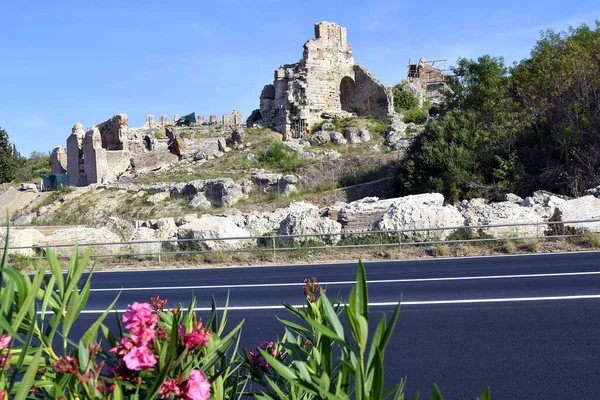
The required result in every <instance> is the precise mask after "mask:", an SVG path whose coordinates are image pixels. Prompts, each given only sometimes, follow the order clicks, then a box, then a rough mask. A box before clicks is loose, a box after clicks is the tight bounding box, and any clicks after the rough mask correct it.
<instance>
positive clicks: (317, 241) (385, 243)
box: [9, 219, 600, 261]
mask: <svg viewBox="0 0 600 400" xmlns="http://www.w3.org/2000/svg"><path fill="white" fill-rule="evenodd" d="M582 224H598V226H597V230H598V231H600V219H587V220H577V221H545V222H530V223H510V224H490V225H475V226H450V227H439V228H438V227H436V228H411V229H397V230H376V231H353V232H333V233H314V234H297V235H266V236H236V237H220V238H198V239H185V238H182V239H176V240H172V239H156V240H141V241H129V242H93V243H62V244H61V243H57V244H52V243H48V244H46V245H45V246H20V247H10V248H9V251H10V250H34V251H36V252H42V251H43V250H44V249H46V248H48V249H54V250H57V249H63V248H70V249H73V248H74V247H75V246H76V245H77V246H78V247H79V248H88V247H102V248H106V247H110V246H124V247H126V248H128V249H129V250H130V251H131V249H132V248H135V246H141V245H149V244H160V246H158V251H154V252H136V251H131V252H113V253H108V254H102V253H96V254H92V255H91V257H93V258H107V257H115V258H117V257H118V258H121V257H158V259H159V261H160V259H161V257H162V256H167V255H190V254H202V253H210V252H212V251H215V250H210V246H207V245H206V243H209V242H225V243H227V242H230V241H247V242H249V241H255V245H254V246H251V245H250V243H245V244H248V246H245V244H244V245H242V247H241V248H230V249H227V248H224V249H219V250H218V251H223V252H228V253H229V252H230V253H239V252H265V251H268V252H273V254H276V253H277V252H279V251H297V250H331V249H349V248H372V247H383V248H386V247H401V246H408V245H437V244H455V243H477V242H493V241H505V240H527V239H562V238H572V237H582V236H584V235H585V234H586V232H585V231H586V230H587V228H586V227H582V228H575V231H571V233H569V232H568V228H572V229H573V226H577V225H582ZM566 225H568V227H565V226H566ZM551 227H556V228H554V231H552V228H551ZM510 228H514V229H510ZM532 228H535V234H527V235H524V234H523V231H524V230H526V229H528V231H529V232H528V233H532ZM499 229H501V230H504V231H505V232H502V231H500V233H502V234H500V235H499V234H498V233H499V232H498V230H499ZM440 231H449V232H450V233H449V235H448V237H447V239H445V240H442V239H440V238H439V237H437V238H435V237H431V236H435V235H432V233H435V232H440ZM461 231H462V232H473V231H475V232H477V236H476V237H463V238H461V237H459V236H457V235H456V233H457V232H461ZM490 231H491V232H494V233H495V236H493V237H492V236H491V235H490V234H489V233H486V232H490ZM561 231H562V233H561ZM565 231H566V232H565ZM418 233H424V235H422V236H423V240H410V239H408V238H409V237H411V234H412V236H414V234H418ZM453 235H454V237H453ZM430 237H431V238H430ZM311 239H312V240H311ZM373 239H377V240H376V241H375V240H373ZM392 239H393V240H392ZM403 239H405V240H403ZM352 241H355V243H352ZM370 241H373V243H370ZM290 242H291V246H290ZM296 242H298V245H296V246H294V243H296ZM361 242H366V243H361ZM193 243H195V244H196V245H195V248H192V249H184V250H174V249H171V250H169V249H168V248H167V249H165V247H169V246H171V247H173V248H174V247H176V246H180V247H186V246H189V244H193ZM324 243H331V244H324ZM340 243H341V244H340ZM165 245H166V246H165ZM60 257H61V258H68V256H60ZM33 258H42V257H33Z"/></svg>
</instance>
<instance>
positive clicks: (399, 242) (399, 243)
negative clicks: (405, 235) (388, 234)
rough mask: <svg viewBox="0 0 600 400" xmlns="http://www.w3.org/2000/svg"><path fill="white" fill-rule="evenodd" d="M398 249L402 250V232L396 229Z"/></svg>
mask: <svg viewBox="0 0 600 400" xmlns="http://www.w3.org/2000/svg"><path fill="white" fill-rule="evenodd" d="M398 250H402V232H401V231H398Z"/></svg>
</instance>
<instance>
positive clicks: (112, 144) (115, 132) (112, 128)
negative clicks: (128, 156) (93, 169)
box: [96, 114, 128, 150]
mask: <svg viewBox="0 0 600 400" xmlns="http://www.w3.org/2000/svg"><path fill="white" fill-rule="evenodd" d="M96 126H97V127H98V130H99V131H100V136H101V138H102V148H104V149H106V150H128V149H127V148H126V144H125V142H126V141H127V128H128V122H127V115H126V114H117V115H115V116H113V117H112V118H111V119H109V120H108V121H104V122H102V123H100V124H98V125H96Z"/></svg>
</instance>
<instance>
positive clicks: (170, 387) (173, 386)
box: [158, 379, 181, 397]
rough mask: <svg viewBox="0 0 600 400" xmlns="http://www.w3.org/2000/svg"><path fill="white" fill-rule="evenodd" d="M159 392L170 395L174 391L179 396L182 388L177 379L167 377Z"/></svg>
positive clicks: (166, 395)
mask: <svg viewBox="0 0 600 400" xmlns="http://www.w3.org/2000/svg"><path fill="white" fill-rule="evenodd" d="M158 393H159V394H162V395H163V396H165V397H169V395H170V394H171V393H173V394H174V395H175V396H179V395H180V394H181V389H180V388H179V386H178V385H177V383H176V382H175V379H167V380H166V381H164V382H163V385H162V387H161V388H160V391H159V392H158Z"/></svg>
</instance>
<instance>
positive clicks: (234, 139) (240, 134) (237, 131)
mask: <svg viewBox="0 0 600 400" xmlns="http://www.w3.org/2000/svg"><path fill="white" fill-rule="evenodd" d="M244 140H246V131H244V128H242V127H240V126H238V127H235V128H233V132H231V137H230V138H229V144H230V145H231V147H234V146H235V145H239V144H242V143H244Z"/></svg>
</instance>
